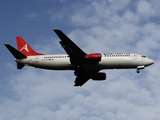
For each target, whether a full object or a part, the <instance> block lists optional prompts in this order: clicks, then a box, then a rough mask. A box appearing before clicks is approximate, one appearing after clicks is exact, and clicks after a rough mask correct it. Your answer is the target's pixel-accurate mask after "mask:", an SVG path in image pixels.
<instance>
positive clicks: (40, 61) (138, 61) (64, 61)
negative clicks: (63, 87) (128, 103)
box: [16, 53, 154, 71]
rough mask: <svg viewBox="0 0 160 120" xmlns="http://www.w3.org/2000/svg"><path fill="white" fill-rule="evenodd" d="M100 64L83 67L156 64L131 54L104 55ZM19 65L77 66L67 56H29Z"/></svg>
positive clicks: (58, 67) (117, 67) (127, 67)
mask: <svg viewBox="0 0 160 120" xmlns="http://www.w3.org/2000/svg"><path fill="white" fill-rule="evenodd" d="M101 55H102V57H101V61H100V62H99V63H89V62H88V63H86V64H83V65H82V66H83V67H84V68H85V70H86V71H87V70H102V69H130V68H140V69H143V68H144V67H146V66H149V65H151V64H153V63H154V61H153V60H151V59H149V58H147V57H145V56H142V55H139V54H131V53H102V54H101ZM16 61H17V62H18V63H23V64H25V65H26V66H32V67H36V68H43V69H50V70H75V69H76V67H77V66H74V65H72V64H71V63H70V58H69V56H68V55H67V54H64V55H38V56H27V58H26V59H16Z"/></svg>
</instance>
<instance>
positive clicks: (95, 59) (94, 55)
mask: <svg viewBox="0 0 160 120" xmlns="http://www.w3.org/2000/svg"><path fill="white" fill-rule="evenodd" d="M101 57H102V56H101V54H100V53H92V54H88V55H87V57H86V58H87V61H93V62H99V61H101Z"/></svg>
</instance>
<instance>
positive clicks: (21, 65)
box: [17, 63, 25, 69]
mask: <svg viewBox="0 0 160 120" xmlns="http://www.w3.org/2000/svg"><path fill="white" fill-rule="evenodd" d="M24 66H25V65H24V64H23V63H17V69H22V68H23V67H24Z"/></svg>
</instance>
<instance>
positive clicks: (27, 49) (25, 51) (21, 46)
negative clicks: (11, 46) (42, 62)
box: [16, 36, 43, 56]
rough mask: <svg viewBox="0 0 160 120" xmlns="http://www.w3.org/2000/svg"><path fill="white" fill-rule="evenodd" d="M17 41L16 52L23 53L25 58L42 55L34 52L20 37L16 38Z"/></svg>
mask: <svg viewBox="0 0 160 120" xmlns="http://www.w3.org/2000/svg"><path fill="white" fill-rule="evenodd" d="M16 41H17V48H18V51H19V52H21V53H23V54H24V55H26V56H35V55H43V54H41V53H37V52H35V51H34V50H33V49H32V48H31V46H30V45H29V44H28V43H27V42H26V41H25V40H24V39H23V38H22V37H20V36H19V37H16Z"/></svg>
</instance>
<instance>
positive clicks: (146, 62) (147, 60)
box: [143, 58, 154, 66]
mask: <svg viewBox="0 0 160 120" xmlns="http://www.w3.org/2000/svg"><path fill="white" fill-rule="evenodd" d="M143 62H144V65H145V66H149V65H152V64H154V61H153V60H151V59H149V58H145V59H144V61H143Z"/></svg>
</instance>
